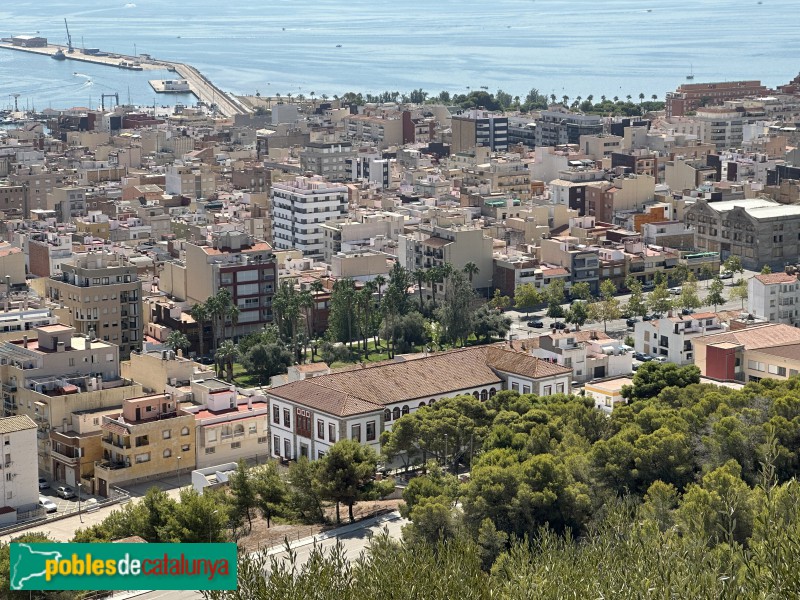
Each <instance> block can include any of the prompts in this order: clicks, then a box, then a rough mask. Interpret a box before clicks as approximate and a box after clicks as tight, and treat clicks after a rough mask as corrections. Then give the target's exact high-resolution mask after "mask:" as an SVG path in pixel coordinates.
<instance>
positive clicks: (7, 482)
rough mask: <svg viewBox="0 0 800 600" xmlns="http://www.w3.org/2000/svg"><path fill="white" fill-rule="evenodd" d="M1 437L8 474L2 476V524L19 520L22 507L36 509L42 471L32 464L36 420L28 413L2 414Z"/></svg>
mask: <svg viewBox="0 0 800 600" xmlns="http://www.w3.org/2000/svg"><path fill="white" fill-rule="evenodd" d="M0 439H2V440H3V455H2V457H0V459H2V462H0V465H2V472H3V474H4V477H3V478H2V479H0V494H2V497H1V498H0V507H2V510H0V524H3V525H5V524H11V523H15V522H16V521H17V515H18V511H19V512H25V511H29V510H33V509H35V508H36V506H37V503H38V501H39V487H38V475H39V474H38V471H37V470H36V469H33V468H31V457H32V456H34V455H35V454H36V423H34V422H33V420H31V418H30V417H27V416H25V415H20V416H16V417H5V418H2V419H0Z"/></svg>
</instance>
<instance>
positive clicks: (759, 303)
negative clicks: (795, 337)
mask: <svg viewBox="0 0 800 600" xmlns="http://www.w3.org/2000/svg"><path fill="white" fill-rule="evenodd" d="M747 311H748V312H749V313H750V314H751V315H753V316H754V317H758V318H761V319H766V320H768V321H770V322H771V323H785V324H787V325H795V326H797V325H798V323H800V315H798V311H800V282H798V280H797V275H788V274H786V273H770V274H768V275H756V276H755V277H752V278H751V279H750V281H748V283H747Z"/></svg>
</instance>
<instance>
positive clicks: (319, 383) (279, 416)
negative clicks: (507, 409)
mask: <svg viewBox="0 0 800 600" xmlns="http://www.w3.org/2000/svg"><path fill="white" fill-rule="evenodd" d="M571 374H572V369H569V368H566V367H562V366H559V365H556V364H553V363H550V362H547V361H544V360H539V359H537V358H534V357H533V356H530V355H529V354H526V353H523V352H515V351H512V350H508V349H505V348H503V347H499V346H492V347H488V346H478V347H474V348H464V349H460V350H451V351H448V352H438V353H435V354H432V355H429V356H426V357H424V358H413V359H410V360H406V361H404V362H394V363H389V364H379V365H373V366H363V367H362V368H356V369H350V370H346V371H338V372H335V373H330V374H327V375H320V376H317V377H312V378H308V379H303V380H300V381H295V382H292V383H288V384H286V385H280V386H277V387H272V388H270V389H269V390H268V394H267V395H268V398H269V403H270V408H271V423H270V434H271V438H272V439H271V442H272V443H271V445H270V450H271V455H272V456H274V457H280V458H285V459H296V458H299V457H302V456H305V457H308V458H309V459H310V460H317V459H319V458H322V457H323V456H324V455H325V453H326V452H328V450H329V449H330V447H331V446H332V445H333V444H335V443H336V442H338V441H339V440H342V439H352V440H355V441H357V442H360V443H362V444H365V445H367V446H369V447H371V448H373V449H374V450H375V451H376V452H378V453H380V437H381V433H382V432H383V431H385V430H388V429H390V428H391V426H392V424H393V423H394V421H396V420H397V419H399V418H400V417H401V416H403V415H406V414H409V413H411V412H415V411H416V410H418V409H419V408H421V407H422V406H429V405H431V404H433V403H435V402H436V401H438V400H440V399H442V398H448V397H452V396H457V395H461V394H472V395H474V396H475V397H476V398H478V399H480V400H487V399H488V398H489V397H491V396H494V395H495V394H496V393H497V392H498V391H500V390H503V389H508V390H514V391H517V392H520V393H524V394H530V393H533V394H539V395H550V394H554V393H569V392H570V390H571V387H570V386H571V381H572V379H571Z"/></svg>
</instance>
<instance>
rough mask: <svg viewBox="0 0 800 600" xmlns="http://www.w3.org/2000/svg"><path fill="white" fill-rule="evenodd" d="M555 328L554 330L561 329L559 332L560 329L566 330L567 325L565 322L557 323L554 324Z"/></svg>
mask: <svg viewBox="0 0 800 600" xmlns="http://www.w3.org/2000/svg"><path fill="white" fill-rule="evenodd" d="M553 328H554V329H559V330H560V329H566V328H567V324H566V323H564V321H556V322H555V323H553Z"/></svg>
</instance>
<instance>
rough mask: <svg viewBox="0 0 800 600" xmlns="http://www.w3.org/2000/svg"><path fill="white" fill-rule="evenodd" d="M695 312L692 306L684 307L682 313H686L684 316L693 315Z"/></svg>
mask: <svg viewBox="0 0 800 600" xmlns="http://www.w3.org/2000/svg"><path fill="white" fill-rule="evenodd" d="M693 312H694V310H692V309H691V308H684V309H682V310H681V314H682V315H684V316H685V315H691V314H692V313H693Z"/></svg>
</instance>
